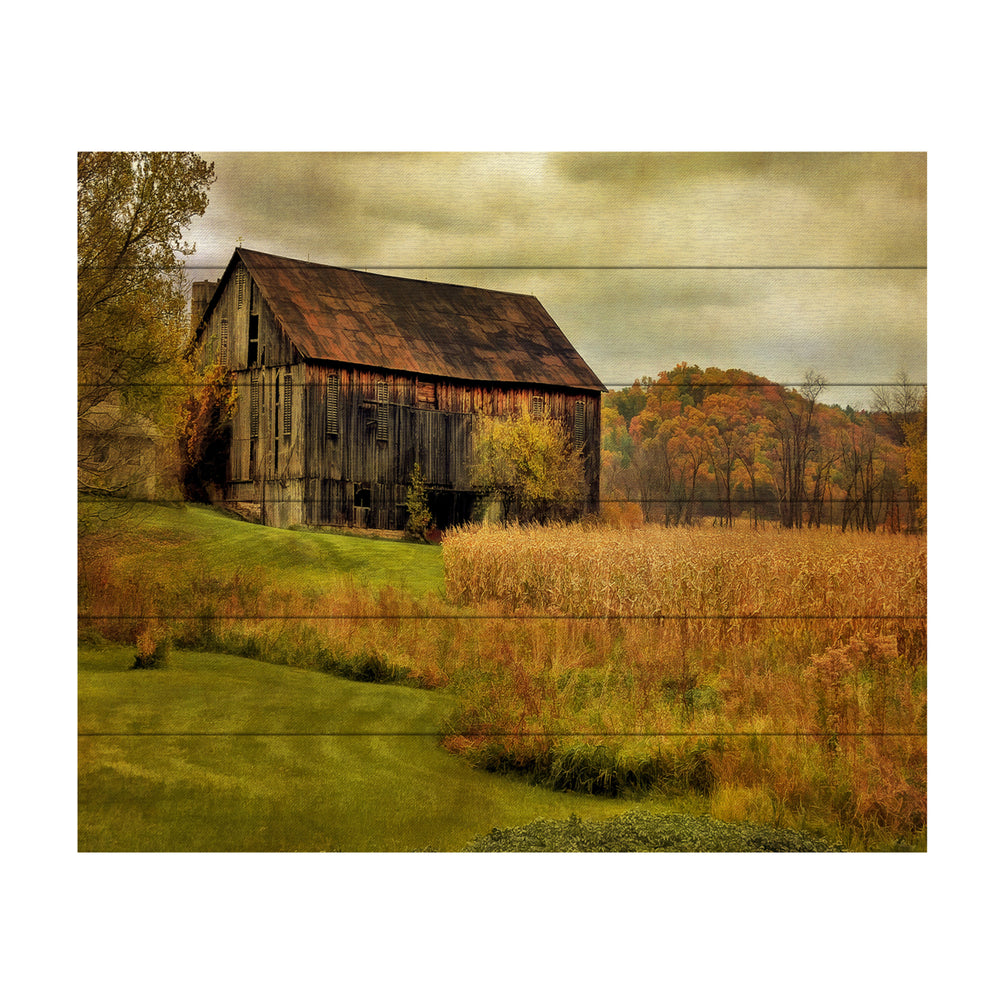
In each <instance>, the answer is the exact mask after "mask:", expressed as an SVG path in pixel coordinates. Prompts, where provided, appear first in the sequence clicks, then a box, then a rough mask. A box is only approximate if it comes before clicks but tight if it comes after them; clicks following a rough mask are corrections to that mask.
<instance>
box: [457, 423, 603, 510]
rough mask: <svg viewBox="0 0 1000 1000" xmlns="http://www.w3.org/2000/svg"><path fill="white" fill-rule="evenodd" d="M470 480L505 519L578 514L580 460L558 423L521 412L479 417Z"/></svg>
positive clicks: (580, 474) (580, 486)
mask: <svg viewBox="0 0 1000 1000" xmlns="http://www.w3.org/2000/svg"><path fill="white" fill-rule="evenodd" d="M472 453H473V458H472V467H471V475H470V478H471V481H472V486H473V488H474V489H475V490H476V491H477V492H479V493H480V494H482V495H483V496H484V497H486V498H488V499H490V500H493V501H496V502H498V503H499V504H500V509H501V514H502V517H503V520H504V523H505V524H506V523H507V522H508V521H511V520H514V521H541V522H544V521H550V520H558V519H564V518H570V517H573V516H575V515H577V514H578V513H579V510H580V504H581V502H582V500H583V486H584V478H583V458H582V455H581V452H580V449H579V448H574V447H573V445H572V442H571V440H570V436H569V434H568V433H567V431H566V430H565V428H563V426H562V425H561V424H559V423H558V422H557V421H555V420H553V419H552V418H551V417H549V416H548V415H543V416H532V415H531V414H530V413H529V412H527V411H526V410H525V411H522V412H520V413H518V414H516V415H515V416H514V417H512V418H509V419H504V418H500V417H483V418H481V419H480V420H479V421H478V423H477V426H476V429H475V431H474V433H473V445H472Z"/></svg>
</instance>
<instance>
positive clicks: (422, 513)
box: [404, 462, 433, 542]
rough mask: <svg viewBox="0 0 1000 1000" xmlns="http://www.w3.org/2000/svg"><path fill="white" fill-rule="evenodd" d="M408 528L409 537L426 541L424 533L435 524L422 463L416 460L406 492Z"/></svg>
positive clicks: (405, 531)
mask: <svg viewBox="0 0 1000 1000" xmlns="http://www.w3.org/2000/svg"><path fill="white" fill-rule="evenodd" d="M406 515H407V516H406V528H405V529H404V533H405V535H406V537H407V538H412V539H415V540H417V541H421V542H422V541H424V535H425V533H426V532H427V531H429V530H430V528H431V527H432V525H433V521H432V519H431V510H430V507H428V506H427V483H426V482H425V480H424V476H423V472H421V470H420V463H419V462H415V463H414V465H413V472H412V473H411V474H410V488H409V490H408V491H407V493H406Z"/></svg>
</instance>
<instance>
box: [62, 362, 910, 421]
mask: <svg viewBox="0 0 1000 1000" xmlns="http://www.w3.org/2000/svg"><path fill="white" fill-rule="evenodd" d="M330 363H331V364H338V363H339V362H335V361H333V362H330ZM347 363H348V362H343V364H347ZM269 367H274V369H275V371H276V370H277V369H278V368H281V367H284V366H282V365H278V366H269ZM257 370H258V369H256V368H231V369H229V371H230V373H231V374H241V373H243V372H253V371H257ZM387 370H388V369H387ZM404 374H408V373H404ZM433 378H434V376H428V377H427V379H426V380H431V381H433ZM440 378H442V379H450V378H454V377H453V376H449V375H442V376H440ZM454 381H458V382H469V380H468V379H458V378H454ZM470 384H474V385H493V384H494V383H493V382H487V383H478V382H477V383H471V382H470ZM495 384H497V385H502V384H505V383H495ZM513 384H516V385H520V384H521V383H513ZM525 384H528V383H525ZM531 384H536V383H531ZM537 384H539V385H541V386H542V387H543V388H544V387H545V384H546V383H537ZM206 385H207V383H206V382H77V388H82V389H132V388H143V389H203V388H205V386H206ZM325 385H326V382H325V381H318V382H293V383H292V386H293V388H295V389H310V388H323V387H324V386H325ZM806 385H807V383H805V382H802V381H798V382H768V383H761V382H696V383H693V384H692V385H685V384H680V385H674V384H672V383H666V382H651V383H650V384H649V385H643V384H642V383H640V384H639V386H638V388H639V389H641V390H642V391H643V392H648V391H649V390H651V389H773V388H775V387H778V388H782V389H800V388H802V387H803V386H806ZM604 386H605V388H608V389H633V388H635V381H632V382H605V383H604ZM926 386H927V383H926V382H824V383H823V386H822V388H824V389H903V388H911V389H920V388H925V387H926ZM551 388H553V389H561V390H566V389H576V388H582V387H577V386H559V385H554V384H553V385H552V386H551ZM587 391H588V392H593V391H596V390H592V389H588V390H587ZM372 402H374V400H372ZM441 412H442V413H450V412H455V411H451V410H442V411H441ZM865 412H870V413H881V412H883V411H881V410H871V411H867V410H866V411H865Z"/></svg>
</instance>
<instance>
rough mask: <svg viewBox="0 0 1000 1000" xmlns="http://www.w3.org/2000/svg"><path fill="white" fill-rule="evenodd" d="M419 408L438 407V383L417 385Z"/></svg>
mask: <svg viewBox="0 0 1000 1000" xmlns="http://www.w3.org/2000/svg"><path fill="white" fill-rule="evenodd" d="M417 406H423V407H427V408H429V409H434V408H436V407H437V383H436V382H418V383H417Z"/></svg>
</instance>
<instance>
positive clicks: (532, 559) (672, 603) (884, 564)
mask: <svg viewBox="0 0 1000 1000" xmlns="http://www.w3.org/2000/svg"><path fill="white" fill-rule="evenodd" d="M444 560H445V573H446V580H447V588H448V599H449V600H450V601H452V602H454V603H456V604H459V605H484V604H496V605H498V606H499V608H500V609H502V610H503V611H504V612H505V613H509V614H518V613H519V612H524V611H529V610H530V611H534V612H542V613H548V614H553V615H564V616H569V617H581V618H591V617H596V618H601V617H609V618H624V619H640V618H641V619H648V618H658V617H663V618H667V619H673V618H690V619H691V622H690V627H691V628H692V629H694V630H695V633H694V634H698V633H699V632H700V634H702V635H703V636H704V637H705V638H709V636H710V635H711V636H714V637H717V638H720V639H723V638H725V637H731V638H736V639H746V638H747V633H746V630H745V625H746V623H747V622H748V621H759V620H761V619H763V620H766V621H767V622H768V623H769V624H768V630H769V631H774V630H776V629H779V628H780V627H781V625H780V623H784V624H785V626H789V625H791V626H794V627H801V626H802V625H803V624H804V623H809V628H810V629H811V630H813V631H814V632H815V633H817V634H818V633H822V635H824V636H827V637H830V638H832V639H836V638H843V637H844V636H843V634H842V633H843V631H844V628H843V626H844V623H857V622H859V621H864V622H866V623H867V625H866V628H868V629H869V630H871V629H872V628H873V627H874V628H876V630H878V631H884V630H885V629H886V628H888V629H889V630H892V631H900V632H903V633H905V632H908V631H913V630H916V631H918V632H919V631H921V630H922V626H923V617H924V615H925V614H926V599H927V598H926V595H927V550H926V542H925V539H924V538H923V537H922V536H920V537H918V536H902V535H889V534H865V533H852V534H841V533H839V532H837V533H834V532H820V531H817V532H806V531H797V532H731V531H725V530H719V529H712V528H690V529H676V528H662V527H653V526H648V527H645V528H642V529H639V530H609V529H600V528H597V529H595V528H589V527H586V526H583V525H562V526H554V527H538V526H528V527H514V528H506V529H504V528H499V527H495V526H482V527H472V528H466V529H461V530H457V531H452V532H450V533H449V534H448V535H447V536H446V539H445V544H444ZM757 634H760V633H757Z"/></svg>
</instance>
